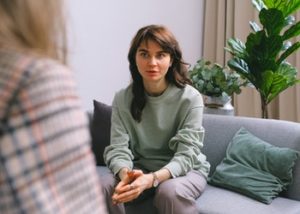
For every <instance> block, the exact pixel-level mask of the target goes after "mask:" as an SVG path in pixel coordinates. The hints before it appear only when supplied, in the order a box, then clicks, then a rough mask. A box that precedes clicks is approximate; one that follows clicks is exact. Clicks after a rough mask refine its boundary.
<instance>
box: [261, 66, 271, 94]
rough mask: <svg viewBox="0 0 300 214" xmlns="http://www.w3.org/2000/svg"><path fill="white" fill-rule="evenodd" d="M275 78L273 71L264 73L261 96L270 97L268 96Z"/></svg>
mask: <svg viewBox="0 0 300 214" xmlns="http://www.w3.org/2000/svg"><path fill="white" fill-rule="evenodd" d="M273 76H274V74H273V72H272V71H271V70H267V71H264V72H262V75H261V81H260V83H261V84H260V85H259V90H260V93H261V95H262V96H263V97H265V98H267V97H268V94H269V92H270V89H271V87H272V83H273Z"/></svg>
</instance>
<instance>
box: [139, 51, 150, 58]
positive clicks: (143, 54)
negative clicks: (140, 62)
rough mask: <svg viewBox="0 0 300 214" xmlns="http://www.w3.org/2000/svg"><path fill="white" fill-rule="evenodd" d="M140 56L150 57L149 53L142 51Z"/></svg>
mask: <svg viewBox="0 0 300 214" xmlns="http://www.w3.org/2000/svg"><path fill="white" fill-rule="evenodd" d="M140 56H141V57H143V58H147V57H148V53H145V52H141V53H140Z"/></svg>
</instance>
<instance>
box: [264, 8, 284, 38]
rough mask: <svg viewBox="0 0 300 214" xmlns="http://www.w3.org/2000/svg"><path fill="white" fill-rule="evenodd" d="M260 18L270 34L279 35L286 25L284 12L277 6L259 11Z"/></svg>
mask: <svg viewBox="0 0 300 214" xmlns="http://www.w3.org/2000/svg"><path fill="white" fill-rule="evenodd" d="M259 20H260V22H261V24H262V25H263V26H264V28H265V29H266V30H267V33H268V36H272V35H278V34H279V33H280V32H281V30H282V28H283V27H284V26H285V18H284V17H283V14H282V12H281V11H280V10H277V9H275V8H271V9H268V10H266V9H262V10H261V11H260V13H259Z"/></svg>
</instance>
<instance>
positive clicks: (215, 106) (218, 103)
mask: <svg viewBox="0 0 300 214" xmlns="http://www.w3.org/2000/svg"><path fill="white" fill-rule="evenodd" d="M204 105H205V108H204V113H207V114H222V115H232V116H233V115H234V107H233V106H232V104H231V97H229V96H227V97H226V96H220V97H209V96H205V97H204Z"/></svg>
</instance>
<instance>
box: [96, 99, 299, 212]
mask: <svg viewBox="0 0 300 214" xmlns="http://www.w3.org/2000/svg"><path fill="white" fill-rule="evenodd" d="M94 106H95V109H94V119H92V120H91V121H92V123H91V131H92V138H93V150H94V153H95V156H96V159H97V165H98V166H97V170H98V173H99V175H100V178H101V177H102V178H103V176H104V175H105V174H106V173H107V172H108V169H107V167H105V166H104V165H103V159H102V153H103V149H104V146H105V145H107V144H108V143H109V130H110V121H109V120H110V113H111V109H110V106H107V105H105V104H101V103H97V102H96V101H94ZM95 114H96V115H95ZM203 126H204V128H205V130H206V134H205V140H204V148H203V153H204V154H205V155H206V156H207V159H208V161H209V162H210V164H211V172H210V175H211V174H212V173H213V172H214V170H215V168H216V166H217V165H218V164H220V162H221V161H222V159H223V158H224V157H225V153H226V148H227V146H228V144H229V142H230V141H231V139H232V138H233V136H234V134H235V133H236V132H237V131H238V130H239V128H240V127H242V126H243V127H245V128H246V129H247V130H248V131H250V132H251V133H253V134H254V135H256V136H257V137H259V138H261V139H263V140H264V141H266V142H269V143H271V144H273V145H275V146H279V147H289V148H292V149H294V150H297V151H300V124H299V123H295V122H288V121H282V120H272V119H260V118H248V117H237V116H222V115H214V114H204V119H203ZM99 134H100V135H101V136H100V138H99ZM103 135H104V136H103ZM99 141H102V142H99ZM299 159H300V158H298V160H297V161H296V164H295V166H294V169H293V177H294V180H293V183H292V184H291V185H290V186H289V187H288V190H287V191H285V192H282V193H281V194H280V196H279V197H277V198H275V199H274V200H273V202H272V203H271V204H269V205H267V204H264V203H262V202H259V201H257V200H254V199H252V198H249V197H247V196H244V195H242V194H239V193H236V192H233V191H230V190H227V189H223V188H219V187H216V186H212V185H209V184H208V185H207V187H206V190H205V191H204V193H203V194H202V196H201V197H199V198H198V199H197V207H198V210H199V213H203V214H252V213H253V214H269V213H270V214H300V160H299ZM233 182H234V181H233ZM126 210H127V213H130V214H135V213H136V214H140V213H143V214H148V213H149V214H155V213H157V212H156V210H155V208H154V207H153V206H152V201H151V199H149V200H147V201H144V202H142V203H140V204H139V205H135V206H134V207H133V206H126Z"/></svg>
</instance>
